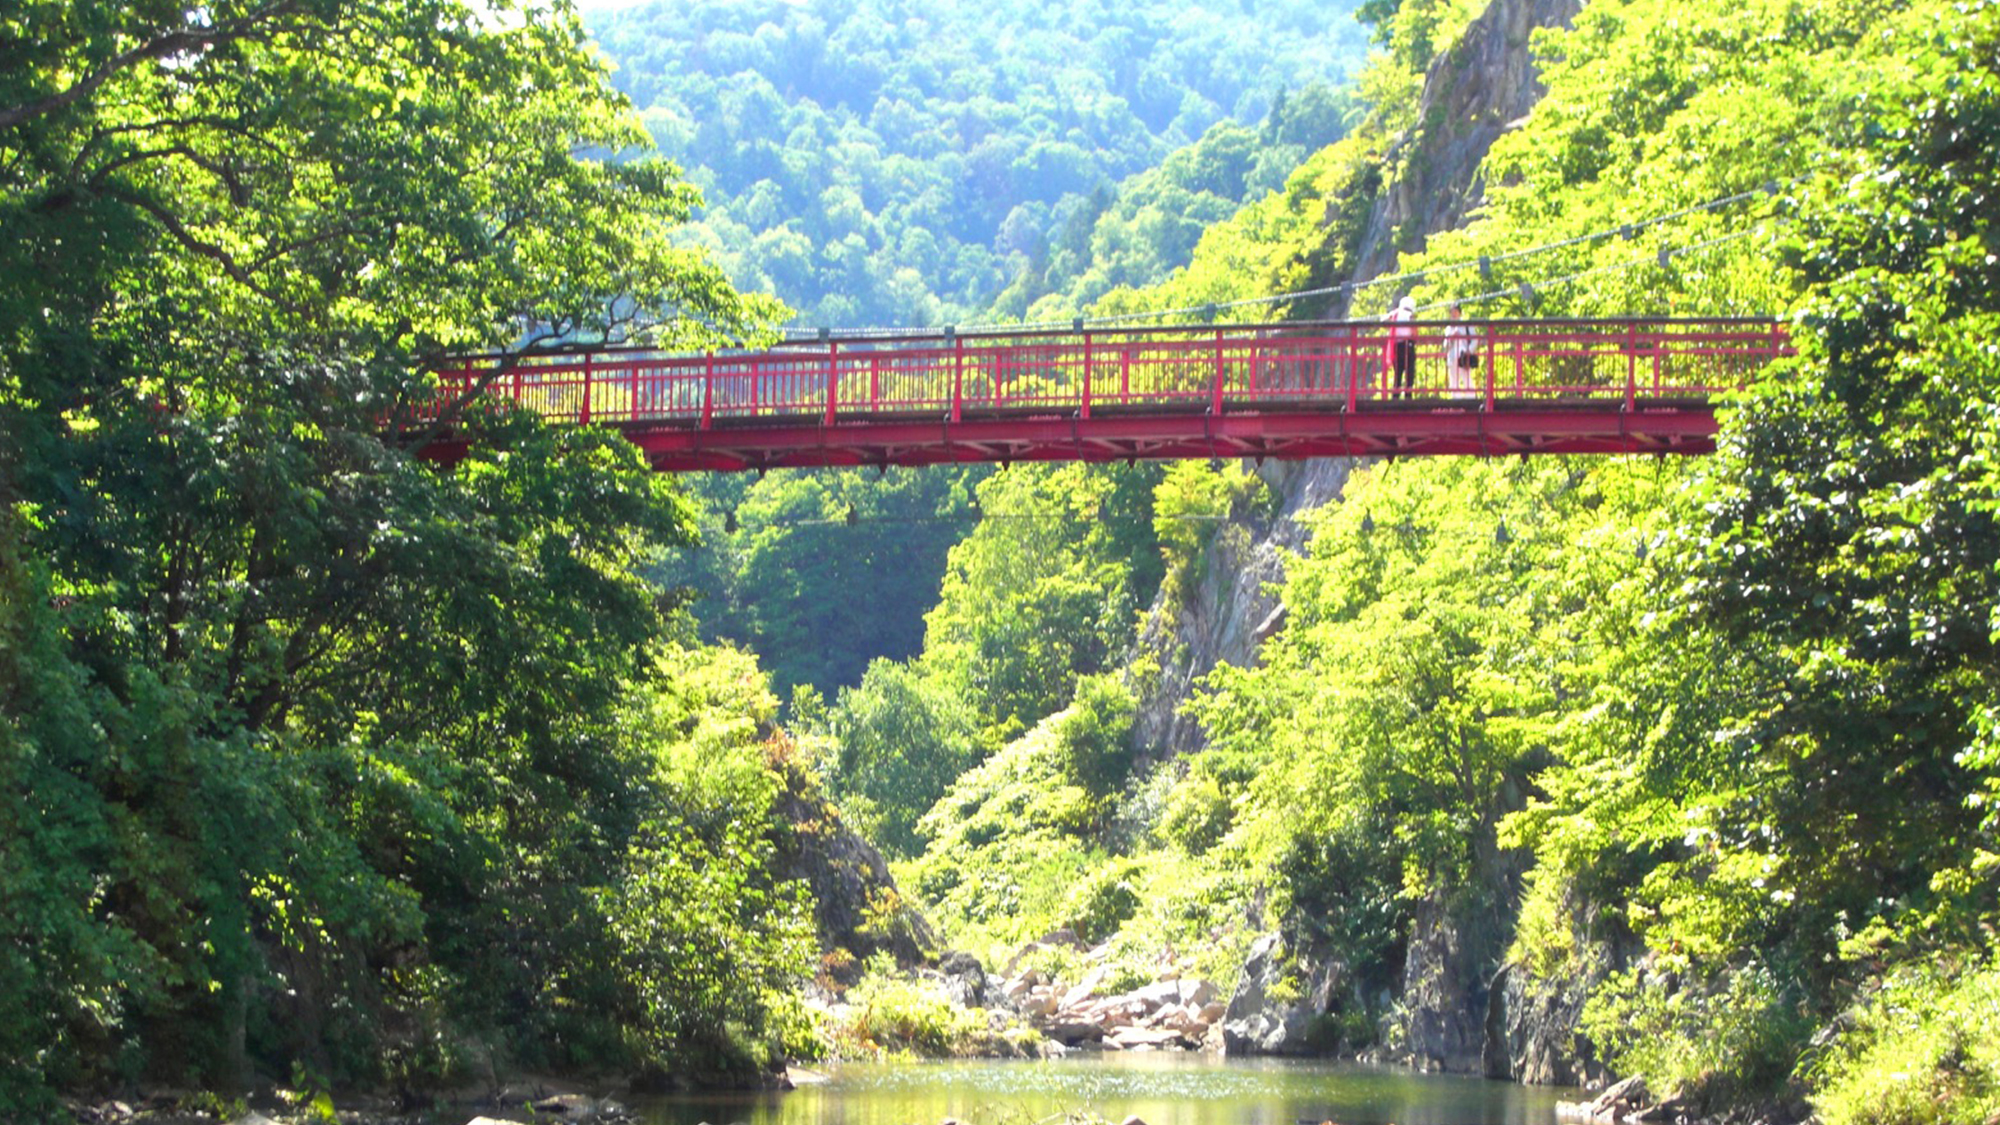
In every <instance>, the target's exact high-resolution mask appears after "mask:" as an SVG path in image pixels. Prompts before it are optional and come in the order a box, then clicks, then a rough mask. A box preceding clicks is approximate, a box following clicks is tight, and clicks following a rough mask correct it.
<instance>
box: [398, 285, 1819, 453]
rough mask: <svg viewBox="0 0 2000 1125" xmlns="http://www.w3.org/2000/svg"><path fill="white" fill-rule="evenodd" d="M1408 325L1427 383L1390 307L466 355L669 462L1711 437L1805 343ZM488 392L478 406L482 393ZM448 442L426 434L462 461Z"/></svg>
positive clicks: (1716, 328) (514, 387)
mask: <svg viewBox="0 0 2000 1125" xmlns="http://www.w3.org/2000/svg"><path fill="white" fill-rule="evenodd" d="M1462 323H1463V325H1464V326H1467V327H1470V328H1471V329H1473V330H1474V332H1475V333H1476V338H1475V343H1474V346H1475V347H1476V354H1477V355H1478V357H1479V359H1478V365H1477V366H1476V367H1473V368H1470V369H1463V368H1455V367H1453V368H1448V367H1447V363H1446V358H1447V355H1448V354H1455V351H1456V349H1453V348H1451V342H1450V341H1448V340H1447V337H1446V334H1445V333H1446V328H1447V322H1436V321H1431V322H1415V323H1412V324H1410V325H1409V326H1408V329H1409V331H1410V333H1411V336H1410V339H1411V342H1412V345H1413V347H1414V360H1415V383H1416V386H1415V388H1414V389H1413V390H1412V391H1410V392H1407V393H1405V394H1401V395H1399V394H1397V393H1396V392H1394V391H1393V390H1392V389H1391V386H1390V375H1389V371H1390V366H1391V355H1392V348H1391V335H1390V334H1391V331H1392V326H1390V325H1387V324H1383V323H1380V322H1367V323H1359V322H1339V323H1320V324H1284V325H1275V326H1274V325H1248V326H1244V325H1239V326H1225V327H1207V326H1204V327H1199V328H1187V327H1180V328H1155V329H1116V330H1096V331H1088V332H1067V333H1061V334H1056V333H1050V332H1014V333H983V334H978V335H972V334H967V335H961V336H953V335H930V336H913V337H901V338H878V339H871V340H865V341H857V340H835V341H828V342H823V343H818V344H813V345H802V346H800V345H795V346H786V347H779V348H773V349H771V350H768V351H762V352H754V353H738V354H724V355H703V356H688V355H668V354H662V353H657V352H647V351H638V350H631V349H621V350H612V351H598V352H567V353H563V354H557V355H547V356H538V357H532V358H527V359H521V358H514V359H500V358H491V359H470V360H465V361H462V362H461V363H460V364H458V365H455V366H454V367H453V368H451V369H449V370H447V371H444V372H442V373H441V374H440V376H439V383H440V401H456V400H460V399H464V398H466V397H467V396H470V395H473V394H474V393H475V392H478V393H479V394H480V395H481V396H482V397H484V398H485V399H487V400H488V401H491V400H500V401H505V402H511V403H514V404H516V405H518V406H521V407H524V408H527V409H531V410H535V411H538V412H540V413H542V414H543V415H545V416H547V417H549V418H551V419H553V420H556V421H558V422H565V423H573V424H599V425H607V426H614V427H616V428H618V429H619V430H621V431H622V432H624V433H625V434H626V436H627V437H629V438H630V439H631V440H632V441H633V442H634V443H636V444H637V445H638V446H639V447H640V448H641V449H643V450H645V452H646V454H647V456H648V457H649V458H650V459H651V461H652V463H653V464H654V466H655V467H656V468H659V469H663V470H685V469H746V468H759V469H760V468H767V467H778V466H817V465H881V464H896V465H923V464H937V463H941V462H953V461H1003V462H1004V461H1034V460H1085V461H1108V460H1123V459H1128V458H1175V457H1213V456H1223V457H1238V456H1248V457H1276V458H1298V457H1320V456H1379V455H1398V454H1412V455H1414V454H1473V455H1494V454H1505V453H1642V452H1660V453H1705V452H1709V451H1710V450H1712V449H1713V448H1714V440H1713V439H1714V434H1715V429H1716V422H1715V411H1714V408H1713V405H1712V403H1713V397H1714V396H1715V395H1716V394H1717V393H1718V392H1721V391H1724V390H1729V389H1733V388H1736V387H1739V386H1741V385H1743V384H1744V383H1745V382H1746V381H1747V380H1748V379H1749V378H1750V377H1751V376H1752V375H1753V374H1754V373H1755V372H1756V371H1758V370H1759V369H1760V368H1762V367H1763V366H1765V365H1766V364H1768V363H1769V362H1770V361H1771V360H1772V359H1774V358H1776V357H1778V356H1780V355H1784V354H1788V353H1789V350H1790V349H1789V344H1788V341H1787V338H1786V336H1785V333H1784V330H1783V327H1782V326H1781V325H1779V324H1777V323H1776V322H1774V321H1770V320H1750V319H1734V318H1732V319H1673V320H1629V319H1620V320H1561V321H1554V320H1541V321H1523V320H1515V321H1466V322H1462ZM475 401H476V400H475ZM457 452H459V450H458V448H457V446H456V445H455V444H454V442H453V440H452V439H450V438H447V439H446V440H445V441H443V442H440V443H439V444H438V445H436V446H434V447H432V448H431V449H430V450H427V454H428V455H430V456H435V457H439V458H441V459H449V458H451V457H453V456H455V455H456V454H457Z"/></svg>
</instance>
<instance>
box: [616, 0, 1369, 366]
mask: <svg viewBox="0 0 2000 1125" xmlns="http://www.w3.org/2000/svg"><path fill="white" fill-rule="evenodd" d="M1352 11H1353V4H1352V3H1351V2H1349V0H1341V2H1338V3H1334V4H1318V3H1310V2H1307V0H1282V2H1272V3H1259V4H1247V5H1246V4H1238V3H1235V2H1234V0H1229V2H1218V3H1197V4H1183V3H1161V2H1146V3H1123V4H1118V3H1107V2H1104V0H1075V2H1069V3H1062V4H1042V3H1034V4H1030V3H1017V2H1012V0H1010V2H1007V3H997V4H981V5H976V6H974V5H964V4H952V3H945V2H938V0H920V2H912V0H844V2H841V3H832V4H811V5H803V4H792V3H786V2H785V0H757V2H754V3H745V2H741V0H728V2H721V0H717V2H710V3H699V4H665V3H655V4H650V5H646V6H642V7H635V8H629V9H623V10H610V11H605V12H602V13H597V14H595V15H593V18H592V30H593V32H594V34H595V36H596V38H597V41H598V43H599V44H600V45H601V46H602V48H603V50H604V51H605V53H606V54H607V55H608V56H609V57H610V58H611V59H612V60H613V61H614V62H615V63H616V64H617V67H618V69H617V71H616V73H615V74H614V81H615V82H616V84H617V85H618V87H619V88H620V89H621V90H623V91H625V92H626V93H628V94H629V95H630V96H631V97H632V100H633V101H634V102H635V103H636V104H637V105H638V106H639V108H640V116H641V120H642V121H644V123H645V125H646V128H647V129H648V130H649V131H650V132H651V133H652V135H653V137H654V139H655V140H656V141H657V142H658V144H659V146H660V148H661V150H662V151H663V152H665V153H667V154H668V155H669V156H671V157H672V158H673V159H674V160H675V161H677V162H679V163H680V164H681V166H682V167H683V168H685V169H686V171H687V174H688V177H689V179H690V180H691V181H692V182H694V183H695V184H697V185H699V186H700V187H701V188H702V189H703V191H704V194H705V199H706V207H705V208H704V209H703V210H702V211H701V212H700V214H699V215H698V216H697V217H696V221H695V222H694V223H693V224H691V226H690V227H689V228H688V230H687V231H686V232H685V237H686V238H687V239H689V240H690V241H691V242H692V243H694V244H698V245H702V246H706V247H709V248H711V249H712V250H713V251H714V252H715V255H716V259H717V261H719V262H721V263H722V264H723V266H724V267H725V268H726V269H727V271H728V273H729V276H730V278H731V279H732V280H733V281H735V283H736V284H737V285H738V286H739V287H740V288H743V289H745V290H748V291H753V292H769V293H774V294H776V295H777V296H778V297H779V298H781V299H782V300H784V301H785V302H786V303H787V304H789V305H791V306H792V308H793V309H795V310H796V316H795V318H794V320H795V323H798V324H800V325H803V326H828V327H834V328H854V327H863V326H921V325H938V324H951V323H965V322H966V321H968V320H969V319H974V318H981V317H985V316H987V315H989V312H988V310H989V308H990V307H991V306H992V305H993V303H994V302H995V300H996V299H998V298H1000V297H1001V295H1002V293H1003V291H1004V292H1005V293H1006V294H1007V300H1006V301H1004V302H1003V307H1004V308H1005V309H1006V310H1007V312H1008V313H1009V315H1013V316H1019V315H1021V314H1022V313H1023V312H1024V311H1025V310H1026V309H1027V307H1028V306H1029V305H1030V304H1031V303H1033V302H1035V301H1036V300H1038V299H1039V298H1042V297H1043V296H1045V295H1047V294H1049V293H1071V294H1072V298H1073V300H1074V301H1079V302H1082V301H1089V300H1093V299H1095V298H1096V297H1097V296H1098V295H1100V294H1101V293H1103V292H1104V291H1105V290H1107V289H1109V288H1111V287H1113V286H1117V285H1128V284H1143V283H1147V282H1151V281H1155V280H1158V278H1159V277H1160V276H1163V275H1164V274H1165V272H1166V271H1167V270H1169V269H1171V268H1173V267H1175V266H1177V265H1180V264H1181V263H1182V262H1184V261H1185V259H1186V254H1187V252H1188V251H1189V250H1190V249H1192V247H1193V244H1194V240H1195V238H1197V237H1198V236H1199V234H1200V232H1201V230H1202V228H1203V227H1205V226H1207V225H1208V224H1210V223H1213V222H1216V221H1219V220H1221V219H1223V218H1225V217H1227V216H1228V215H1229V214H1231V213H1232V212H1233V211H1234V210H1235V209H1236V207H1237V205H1239V204H1240V203H1241V202H1242V201H1243V200H1245V199H1249V198H1254V197H1255V196H1257V195H1261V194H1263V193H1264V192H1266V191H1269V190H1271V189H1273V188H1276V187H1277V186H1278V185H1279V184H1280V183H1282V182H1283V179H1284V177H1285V175H1286V174H1287V173H1289V172H1290V171H1291V169H1292V167H1293V166H1294V165H1295V164H1296V163H1297V162H1298V160H1299V159H1301V158H1302V157H1303V156H1304V155H1305V154H1306V152H1308V151H1310V150H1312V149H1314V148H1317V147H1319V146H1320V145H1322V144H1325V143H1326V142H1328V141H1331V140H1333V139H1334V138H1335V137H1337V136H1338V135H1339V134H1340V133H1341V132H1342V131H1343V129H1344V128H1345V122H1346V118H1347V116H1348V114H1349V113H1350V112H1351V104H1352V103H1351V100H1350V99H1348V98H1346V97H1345V96H1344V95H1342V94H1338V93H1335V90H1336V89H1337V88H1340V87H1342V86H1343V85H1344V80H1345V79H1346V78H1347V76H1348V75H1349V74H1351V73H1352V72H1353V71H1355V70H1357V69H1358V68H1359V67H1360V64H1361V59H1362V54H1363V50H1364V48H1365V47H1366V43H1367V32H1366V30H1365V29H1364V28H1363V27H1362V26H1361V25H1360V24H1358V23H1356V22H1355V21H1354V19H1353V18H1352V17H1351V13H1352ZM1176 150H1184V151H1179V152H1176ZM1170 153H1174V154H1175V156H1176V159H1174V160H1170V161H1169V160H1166V158H1167V156H1168V155H1169V154H1170ZM1163 161H1165V163H1163ZM1072 291H1073V292H1072Z"/></svg>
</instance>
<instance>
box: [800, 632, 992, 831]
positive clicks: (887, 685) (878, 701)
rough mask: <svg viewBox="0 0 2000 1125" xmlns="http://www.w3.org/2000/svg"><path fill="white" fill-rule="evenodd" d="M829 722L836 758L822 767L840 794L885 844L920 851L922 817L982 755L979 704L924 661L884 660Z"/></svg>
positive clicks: (860, 823)
mask: <svg viewBox="0 0 2000 1125" xmlns="http://www.w3.org/2000/svg"><path fill="white" fill-rule="evenodd" d="M830 728H831V729H830V731H829V733H830V734H831V736H832V739H833V747H834V751H833V757H832V759H831V760H830V761H828V762H826V763H825V765H824V767H823V768H824V770H825V773H826V783H827V789H828V790H829V792H830V793H831V794H832V796H833V798H834V799H835V801H837V802H838V803H839V804H840V806H841V808H842V809H844V810H846V811H847V812H848V815H849V818H850V819H851V820H853V821H854V823H855V824H856V826H857V827H859V828H861V829H862V830H863V831H865V832H867V833H868V834H869V836H870V837H871V838H873V839H874V840H875V841H876V842H877V843H879V844H881V845H882V846H883V847H884V848H885V849H887V850H889V851H891V852H893V853H895V854H897V855H900V856H903V857H906V858H907V857H910V856H913V855H915V854H916V853H917V852H918V851H920V850H921V842H920V841H919V840H918V839H917V833H916V826H917V818H918V817H920V816H922V815H923V814H924V813H926V812H929V811H930V808H931V806H932V805H934V804H936V803H937V800H938V798H939V797H942V796H943V795H944V792H945V788H946V787H947V786H949V785H950V784H951V783H952V782H953V781H954V780H956V779H957V778H958V775H959V774H961V773H964V772H965V771H966V770H967V769H968V768H970V767H971V766H973V765H975V764H977V762H978V761H979V757H980V755H979V741H978V733H979V731H978V724H977V721H976V716H975V714H974V712H973V710H972V708H971V707H970V706H969V705H968V704H967V701H966V700H965V699H964V698H962V697H961V696H960V695H959V693H958V692H957V691H956V690H954V688H953V686H952V685H950V684H947V683H942V682H939V681H938V680H936V679H932V678H927V677H925V676H924V675H923V673H922V671H921V666H920V665H919V666H912V665H907V664H897V663H894V662H892V661H888V660H877V661H875V662H874V663H873V664H870V665H869V666H868V673H867V674H866V675H865V676H863V677H862V678H861V683H860V684H859V685H858V686H856V687H852V688H848V689H846V690H843V691H842V692H841V693H840V698H839V701H838V702H837V703H836V705H835V706H834V708H833V712H832V714H831V716H830Z"/></svg>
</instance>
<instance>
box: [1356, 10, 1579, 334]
mask: <svg viewBox="0 0 2000 1125" xmlns="http://www.w3.org/2000/svg"><path fill="white" fill-rule="evenodd" d="M1582 10H1583V0H1493V2H1492V3H1491V4H1489V5H1487V8H1486V11H1484V12H1482V13H1481V14H1480V15H1479V17H1478V18H1477V19H1474V20H1473V21H1472V25H1471V26H1470V27H1469V28H1467V29H1466V32H1465V36H1464V37H1463V38H1462V39H1460V40H1459V42H1458V45H1457V46H1455V47H1453V48H1452V49H1451V50H1449V51H1446V52H1444V53H1442V54H1440V55H1439V56H1438V57H1437V58H1436V59H1434V60H1432V62H1431V67H1430V71H1429V72H1428V73H1427V74H1425V76H1424V90H1423V94H1422V96H1421V100H1420V102H1419V105H1418V111H1417V121H1418V124H1417V126H1416V127H1415V128H1414V129H1412V130H1411V131H1410V132H1409V133H1407V134H1405V135H1404V136H1403V137H1402V138H1400V139H1399V140H1398V141H1397V142H1396V143H1395V144H1394V145H1393V146H1391V147H1390V149H1389V152H1388V154H1387V159H1388V161H1389V163H1390V164H1391V166H1392V167H1394V168H1395V170H1396V175H1395V177H1394V178H1393V179H1392V180H1390V182H1389V183H1388V185H1387V186H1386V187H1384V189H1383V190H1382V193H1381V194H1380V195H1379V196H1377V197H1376V200H1375V209H1374V211H1373V212H1372V213H1371V214H1370V215H1369V218H1368V225H1367V228H1366V234H1364V235H1363V237H1362V243H1361V249H1360V253H1359V255H1358V257H1357V259H1356V260H1357V263H1358V265H1357V268H1356V269H1355V272H1354V279H1355V280H1356V281H1365V280H1367V279H1368V278H1371V277H1376V276H1379V275H1381V274H1383V273H1386V272H1388V271H1389V270H1391V269H1393V268H1394V267H1395V264H1396V255H1397V254H1400V253H1404V252H1406V251H1411V250H1418V249H1421V248H1422V247H1423V241H1424V239H1425V237H1427V236H1429V235H1432V234H1435V233H1437V232H1438V231H1444V230H1451V229H1452V228H1454V227H1457V226H1459V225H1460V224H1462V223H1464V222H1465V219H1466V216H1468V215H1469V214H1471V213H1472V211H1473V209H1474V208H1476V207H1478V206H1479V204H1480V203H1481V202H1482V201H1483V200H1484V198H1485V194H1486V177H1485V175H1484V174H1483V173H1482V171H1481V170H1480V164H1481V162H1482V161H1484V160H1485V159H1486V153H1487V150H1489V149H1491V148H1492V147H1493V142H1494V141H1496V140H1498V139H1499V138H1500V135H1501V134H1502V133H1505V132H1506V131H1507V130H1509V129H1511V128H1514V127H1515V126H1516V125H1518V124H1519V123H1520V122H1521V121H1522V120H1523V119H1525V118H1526V117H1527V116H1528V113H1529V112H1530V111H1531V110H1533V109H1534V108H1535V103H1536V102H1538V101H1540V100H1541V98H1542V95H1543V94H1544V93H1546V92H1547V90H1546V88H1545V87H1544V86H1543V85H1542V83H1541V81H1540V79H1539V78H1538V77H1537V72H1536V68H1535V61H1534V57H1533V55H1532V54H1530V52H1529V50H1528V39H1529V37H1530V36H1531V35H1532V34H1533V33H1534V31H1535V29H1537V28H1543V27H1568V26H1569V24H1570V21H1572V20H1574V19H1575V18H1576V15H1577V13H1578V12H1580V11H1582ZM1336 300H1337V301H1339V300H1344V298H1342V297H1338V296H1337V297H1336ZM1346 311H1347V309H1346V306H1345V305H1344V304H1341V305H1338V306H1337V307H1336V308H1334V309H1332V310H1330V312H1331V314H1332V315H1335V316H1340V315H1345V313H1346Z"/></svg>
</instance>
